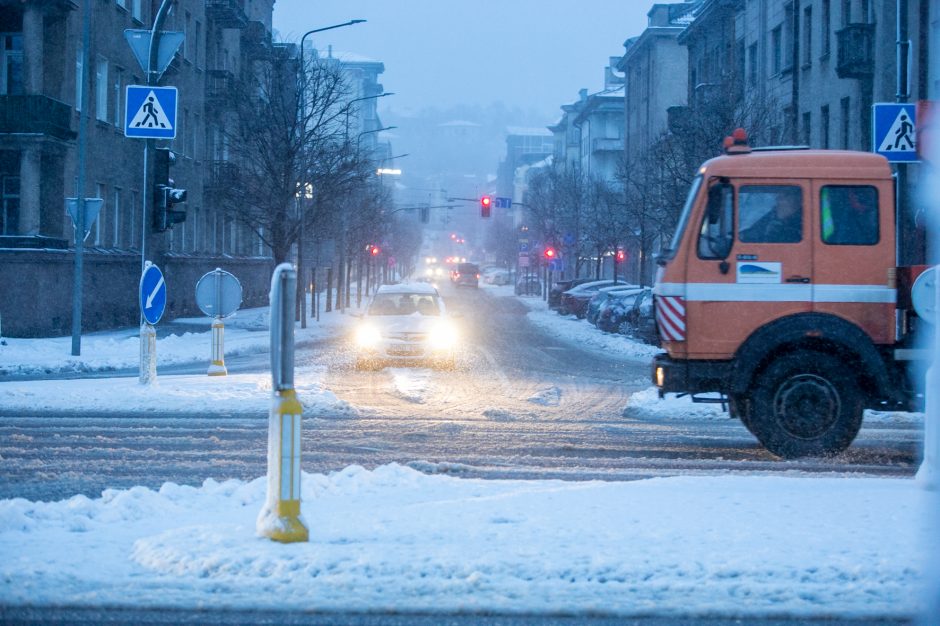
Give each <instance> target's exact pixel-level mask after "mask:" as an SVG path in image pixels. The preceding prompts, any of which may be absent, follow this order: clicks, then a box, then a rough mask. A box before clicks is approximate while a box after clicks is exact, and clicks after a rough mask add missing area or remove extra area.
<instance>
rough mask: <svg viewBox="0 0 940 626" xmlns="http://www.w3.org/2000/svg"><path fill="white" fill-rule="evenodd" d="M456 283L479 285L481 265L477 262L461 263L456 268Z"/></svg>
mask: <svg viewBox="0 0 940 626" xmlns="http://www.w3.org/2000/svg"><path fill="white" fill-rule="evenodd" d="M454 284H455V285H457V286H458V287H479V286H480V266H479V265H477V264H476V263H460V264H458V265H457V268H456V269H455V270H454Z"/></svg>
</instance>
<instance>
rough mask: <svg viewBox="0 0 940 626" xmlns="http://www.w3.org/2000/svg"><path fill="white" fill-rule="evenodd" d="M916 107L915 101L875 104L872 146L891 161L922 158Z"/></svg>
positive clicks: (907, 160) (873, 107)
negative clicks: (918, 139)
mask: <svg viewBox="0 0 940 626" xmlns="http://www.w3.org/2000/svg"><path fill="white" fill-rule="evenodd" d="M916 110H917V107H916V105H914V104H893V103H879V104H874V105H872V116H871V117H872V148H873V150H874V151H875V153H877V154H880V155H881V156H883V157H885V158H886V159H888V160H889V161H891V162H892V163H911V162H915V161H919V160H920V159H919V158H918V156H917V134H916V131H915V129H916V127H917V114H916Z"/></svg>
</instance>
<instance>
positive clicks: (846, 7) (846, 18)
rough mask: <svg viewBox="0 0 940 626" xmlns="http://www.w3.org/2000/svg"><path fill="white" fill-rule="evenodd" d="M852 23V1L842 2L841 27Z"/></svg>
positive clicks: (845, 0)
mask: <svg viewBox="0 0 940 626" xmlns="http://www.w3.org/2000/svg"><path fill="white" fill-rule="evenodd" d="M851 23H852V0H842V25H843V26H848V25H849V24H851Z"/></svg>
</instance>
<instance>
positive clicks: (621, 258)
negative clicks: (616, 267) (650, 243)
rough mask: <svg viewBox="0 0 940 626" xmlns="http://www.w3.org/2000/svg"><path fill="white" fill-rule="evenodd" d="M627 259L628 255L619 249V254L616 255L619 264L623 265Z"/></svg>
mask: <svg viewBox="0 0 940 626" xmlns="http://www.w3.org/2000/svg"><path fill="white" fill-rule="evenodd" d="M626 258H627V254H626V253H625V252H624V251H623V250H622V249H621V248H617V253H616V254H615V255H614V259H616V260H617V263H623V262H624V260H625V259H626Z"/></svg>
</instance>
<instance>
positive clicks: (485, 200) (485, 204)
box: [480, 196, 493, 208]
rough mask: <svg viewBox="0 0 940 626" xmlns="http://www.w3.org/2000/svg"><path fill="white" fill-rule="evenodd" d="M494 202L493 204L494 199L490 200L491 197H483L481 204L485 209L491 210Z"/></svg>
mask: <svg viewBox="0 0 940 626" xmlns="http://www.w3.org/2000/svg"><path fill="white" fill-rule="evenodd" d="M492 202H493V199H492V198H490V197H489V196H483V197H482V198H480V204H481V205H483V207H484V208H489V206H490V203H492Z"/></svg>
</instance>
